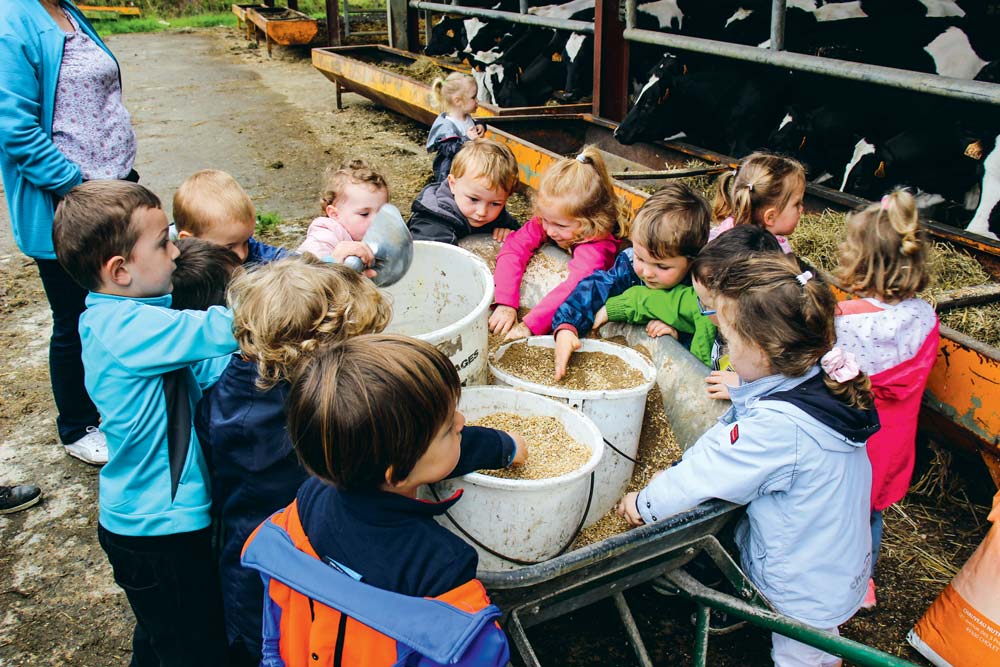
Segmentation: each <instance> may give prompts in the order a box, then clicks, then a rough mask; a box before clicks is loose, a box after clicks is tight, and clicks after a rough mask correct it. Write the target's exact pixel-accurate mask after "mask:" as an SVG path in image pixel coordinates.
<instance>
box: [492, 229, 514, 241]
mask: <svg viewBox="0 0 1000 667" xmlns="http://www.w3.org/2000/svg"><path fill="white" fill-rule="evenodd" d="M513 233H514V230H513V229H507V228H506V227H498V228H497V229H494V230H493V240H494V241H496V242H497V243H503V242H504V241H506V240H507V237H508V236H510V235H511V234H513Z"/></svg>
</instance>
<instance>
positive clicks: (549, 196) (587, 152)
mask: <svg viewBox="0 0 1000 667" xmlns="http://www.w3.org/2000/svg"><path fill="white" fill-rule="evenodd" d="M533 202H534V208H535V217H533V218H532V219H531V220H529V221H528V222H526V223H525V224H524V226H523V227H521V228H520V229H519V230H517V231H516V232H514V233H513V234H511V235H510V236H508V237H507V240H506V241H504V244H503V248H502V249H501V250H500V253H499V254H498V255H497V263H496V270H495V271H494V272H493V282H494V285H495V288H496V292H495V301H496V308H495V309H494V310H493V313H492V314H491V315H490V320H489V326H490V331H492V332H493V333H498V334H503V335H505V336H506V339H507V340H512V339H515V338H524V337H526V336H531V335H539V334H547V333H549V332H551V331H552V316H553V315H554V314H555V312H556V309H557V308H559V306H560V305H562V302H563V301H565V300H566V297H567V296H569V294H570V292H572V291H573V288H575V287H576V286H577V284H578V283H579V282H580V281H581V280H582V279H584V278H586V277H587V276H589V275H590V274H592V273H593V272H594V271H603V270H606V269H608V268H609V267H610V266H611V265H612V264H613V263H614V259H615V252H616V251H617V250H618V243H617V238H623V237H625V238H627V237H628V228H627V227H625V226H623V225H620V224H619V220H620V219H621V217H622V216H621V208H622V205H621V201H620V200H619V198H618V195H617V194H616V193H615V190H614V186H613V184H612V183H611V176H610V175H609V174H608V169H607V167H606V166H605V165H604V160H603V159H602V158H601V154H600V153H598V152H597V150H595V149H594V148H592V147H587V148H585V149H584V150H583V152H581V153H580V154H579V155H577V156H576V159H570V158H566V159H563V160H560V161H559V162H557V163H556V164H554V165H552V166H551V167H550V168H549V169H548V170H547V171H546V172H545V173H544V174H543V175H542V180H541V182H540V183H539V185H538V190H537V192H536V193H535V196H534V197H533ZM550 241H551V242H552V243H554V244H556V245H557V246H559V247H560V248H562V249H563V250H566V251H567V252H569V253H570V254H571V259H570V261H569V276H568V277H567V278H566V280H564V281H562V282H561V283H559V285H557V286H556V287H555V288H554V289H553V290H552V291H550V292H549V293H548V294H546V295H545V296H544V297H543V298H542V300H541V301H539V302H538V304H537V305H536V306H535V307H534V308H532V309H531V312H529V313H528V314H527V315H525V317H524V321H523V322H518V321H517V307H518V306H519V305H520V304H521V279H522V277H523V276H524V270H525V268H526V267H527V266H528V262H529V261H531V256H532V255H533V254H534V253H536V252H538V250H539V249H540V248H541V247H542V245H544V244H545V243H547V242H550Z"/></svg>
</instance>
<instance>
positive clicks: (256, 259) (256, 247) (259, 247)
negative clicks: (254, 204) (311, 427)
mask: <svg viewBox="0 0 1000 667" xmlns="http://www.w3.org/2000/svg"><path fill="white" fill-rule="evenodd" d="M248 246H249V247H248V248H247V258H246V261H245V262H243V264H244V265H245V266H250V265H251V264H269V263H270V262H274V261H277V260H279V259H281V258H282V257H288V255H289V252H288V250H286V249H285V248H279V247H278V246H273V245H268V244H266V243H264V242H263V241H258V240H257V239H255V238H254V237H252V236H251V237H250V242H249V244H248ZM288 502H292V501H290V500H289V501H288ZM269 516H270V515H269Z"/></svg>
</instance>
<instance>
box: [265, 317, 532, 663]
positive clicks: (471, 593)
mask: <svg viewBox="0 0 1000 667" xmlns="http://www.w3.org/2000/svg"><path fill="white" fill-rule="evenodd" d="M460 394H461V385H460V382H459V378H458V373H457V372H456V371H455V366H454V365H453V364H452V363H451V362H450V361H449V360H448V357H446V356H445V355H444V354H443V353H441V352H440V351H439V350H437V349H436V348H435V347H434V346H432V345H430V344H429V343H426V342H424V341H420V340H416V339H413V338H408V337H405V336H395V335H384V334H383V335H375V334H370V335H364V336H358V337H356V338H351V339H349V340H347V341H344V342H342V343H340V344H337V345H334V346H331V347H326V348H323V349H321V350H319V351H317V353H316V354H315V355H312V356H311V357H310V358H309V359H307V360H306V361H305V363H304V364H303V366H302V370H301V372H300V374H299V375H298V376H297V378H296V380H295V381H294V382H293V384H292V387H291V392H290V394H289V397H288V434H289V436H290V439H291V441H292V442H293V443H294V445H295V449H296V451H297V452H298V455H299V458H300V460H301V461H302V463H303V464H304V465H305V467H306V469H307V470H308V471H309V472H310V473H311V474H312V475H313V476H312V477H310V478H309V479H308V480H307V481H306V482H305V483H304V484H303V485H302V487H301V488H300V489H299V491H298V493H297V494H296V497H295V501H294V502H292V504H290V505H289V506H288V507H287V508H286V509H284V510H283V511H282V512H279V513H278V514H276V515H275V516H273V517H272V518H271V519H270V520H269V521H268V522H265V524H264V525H262V526H261V528H260V529H258V531H257V532H256V533H254V535H253V536H251V538H250V540H249V541H248V544H247V547H246V549H247V551H249V550H250V549H251V547H252V546H253V543H254V542H255V541H256V540H258V539H260V536H261V534H262V533H265V532H267V531H268V530H270V531H271V532H273V529H270V528H269V524H270V525H276V526H278V527H279V528H280V529H281V530H282V531H284V532H287V533H288V535H289V536H290V537H291V539H292V542H293V543H294V545H295V547H296V548H297V549H298V550H300V551H303V552H305V553H307V554H309V555H311V556H313V557H318V558H319V559H320V560H321V561H323V562H324V563H327V564H329V565H330V568H324V571H325V573H328V575H326V574H325V575H324V579H325V578H326V576H329V577H335V576H342V575H340V574H339V573H338V572H337V571H335V570H339V572H341V573H347V574H349V575H350V576H352V577H353V578H355V579H360V581H361V582H362V583H365V584H368V585H370V586H373V587H375V588H380V589H384V590H387V591H393V592H395V593H401V594H403V595H408V596H415V597H437V596H440V597H441V598H442V599H447V600H449V601H454V600H455V599H456V598H458V599H459V600H465V601H466V602H467V603H468V604H469V607H467V608H471V609H470V610H472V611H474V610H476V609H479V608H482V607H483V606H485V605H486V604H487V603H488V599H487V598H486V592H485V590H484V589H483V587H482V585H481V584H480V583H479V581H478V580H476V578H475V577H476V565H477V562H478V559H477V556H476V552H475V550H474V549H473V548H472V547H471V546H469V545H468V544H467V543H466V542H465V541H463V540H462V539H461V538H459V537H458V536H456V535H454V534H453V533H451V532H449V531H448V530H447V529H446V528H444V527H443V526H441V525H440V524H438V523H437V522H436V521H435V520H434V517H436V516H441V515H443V514H444V513H445V512H446V511H447V510H448V508H450V507H451V506H452V505H454V504H455V503H457V502H460V501H461V495H460V494H459V493H456V494H455V495H454V496H452V497H451V498H448V499H446V500H443V501H441V502H429V501H424V500H419V499H417V489H418V488H419V487H420V486H422V485H424V484H431V483H433V482H437V481H440V480H442V479H445V478H447V477H454V476H457V475H463V474H466V473H468V472H472V471H474V470H478V469H480V468H502V467H505V466H508V465H519V464H521V463H523V462H524V461H525V460H526V457H527V449H526V447H525V445H524V443H523V441H519V442H516V441H515V440H514V439H513V438H512V437H511V436H509V435H507V434H505V433H503V432H501V431H494V430H493V429H483V428H476V427H470V426H465V418H464V417H463V416H462V413H461V412H458V410H457V405H458V400H459V396H460ZM463 431H464V433H463ZM469 431H477V432H478V434H479V435H478V437H475V438H469V437H467V436H468V432H469ZM287 567H289V566H286V568H287ZM275 574H280V573H272V576H273V575H275ZM279 578H280V577H279ZM323 584H324V581H323V580H315V581H311V582H309V585H308V587H307V590H310V591H318V590H321V589H322V588H323ZM264 609H265V619H264V637H263V641H264V652H263V660H262V664H280V663H276V662H275V663H272V662H269V660H271V659H274V658H275V657H276V656H278V654H279V652H280V655H281V657H282V658H283V659H284V660H285V662H286V663H288V664H299V663H300V662H301V663H303V664H304V662H305V661H306V659H307V656H309V654H310V651H313V652H315V653H316V654H323V655H329V654H330V653H332V651H333V647H334V646H335V645H337V644H338V639H339V643H340V645H341V648H340V649H339V650H340V651H342V657H343V664H349V665H355V664H358V665H360V664H366V665H367V664H379V665H381V664H385V665H390V664H400V663H397V662H396V657H395V652H394V647H390V648H388V649H386V650H385V651H384V652H382V651H381V650H380V649H381V648H382V646H381V645H379V646H377V647H375V644H374V642H373V641H372V640H370V638H369V637H366V636H365V635H364V634H359V630H360V632H361V633H363V632H364V630H363V629H361V628H362V626H360V624H358V623H357V621H354V620H349V619H348V618H347V617H346V616H341V615H340V613H339V612H337V611H335V610H333V609H330V608H329V607H324V606H323V605H322V604H315V605H314V604H313V602H312V600H311V599H309V598H308V597H307V594H306V593H305V592H300V589H295V588H289V587H288V586H285V585H283V584H281V582H280V581H278V580H276V579H271V580H270V583H269V584H268V586H267V599H266V603H265V608H264ZM331 616H333V618H331ZM338 620H339V623H338ZM418 620H419V619H409V622H410V623H416V622H418ZM322 628H328V630H329V632H323V633H322V634H317V633H319V631H320V629H322ZM311 634H312V636H310V635H311ZM345 638H346V641H344V640H345ZM366 639H367V640H368V641H364V640H366ZM376 649H379V650H376ZM366 651H367V652H366ZM383 660H384V661H383ZM325 664H330V663H329V662H327V663H325Z"/></svg>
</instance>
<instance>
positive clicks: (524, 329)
mask: <svg viewBox="0 0 1000 667" xmlns="http://www.w3.org/2000/svg"><path fill="white" fill-rule="evenodd" d="M530 335H531V329H529V328H528V325H527V324H525V323H524V322H518V323H517V324H515V325H514V326H512V327H511V328H510V331H508V332H507V335H506V336H504V338H503V342H505V343H506V342H507V341H511V340H521V339H522V338H527V337H528V336H530Z"/></svg>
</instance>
